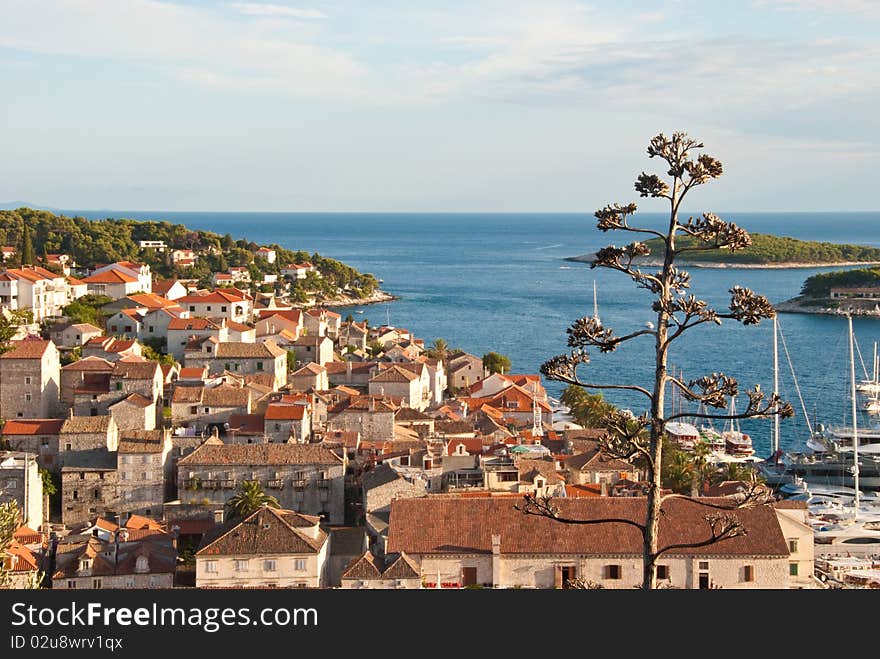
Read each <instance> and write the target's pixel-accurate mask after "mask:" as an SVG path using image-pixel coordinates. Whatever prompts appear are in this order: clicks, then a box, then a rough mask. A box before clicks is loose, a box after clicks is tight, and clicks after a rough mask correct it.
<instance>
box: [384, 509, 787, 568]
mask: <svg viewBox="0 0 880 659" xmlns="http://www.w3.org/2000/svg"><path fill="white" fill-rule="evenodd" d="M645 502H646V499H645V498H644V497H588V498H577V499H568V498H563V499H554V500H553V504H554V505H555V506H557V507H558V509H559V512H560V516H562V517H567V518H571V519H582V520H601V519H627V520H632V521H633V522H637V523H640V524H641V523H644V520H645ZM705 504H712V505H722V506H724V505H727V506H729V505H730V501H729V500H726V499H706V500H705ZM663 510H664V514H663V515H662V516H661V521H660V545H661V546H666V545H670V544H679V543H693V542H699V541H702V540H706V539H707V538H708V537H709V535H710V534H709V527H708V525H707V523H706V521H705V517H706V515H708V514H713V513H717V512H719V511H718V510H717V509H716V508H710V507H709V506H708V505H704V503H701V502H697V501H693V500H689V499H668V500H667V501H665V502H664V504H663ZM729 514H732V515H735V516H736V517H737V518H738V519H739V520H740V522H741V523H742V524H743V526H744V527H745V529H746V530H747V534H746V535H744V536H739V537H735V538H728V539H726V540H722V541H720V542H715V543H713V544H711V545H710V546H708V547H704V548H684V549H678V550H675V551H674V552H673V553H670V554H667V555H689V556H701V555H707V554H712V555H720V556H767V557H788V556H789V551H788V545H787V543H786V540H785V537H784V536H783V534H782V530H781V529H780V526H779V521H778V520H777V518H776V512H775V511H774V509H773V507H772V506H769V505H766V506H758V507H755V508H744V509H739V510H731V511H729ZM493 534H499V535H500V536H501V552H502V553H504V554H551V555H552V554H580V555H585V554H586V555H596V554H600V555H601V554H605V555H607V554H623V555H632V556H641V553H642V549H643V538H642V534H641V531H640V530H639V529H638V528H636V527H635V526H631V525H629V524H625V523H622V522H605V523H601V524H574V525H572V524H562V523H560V522H558V521H556V520H552V519H548V518H546V517H539V516H535V515H525V514H523V513H522V512H520V511H518V510H516V509H515V508H514V507H513V503H512V502H511V501H510V500H504V499H493V498H475V499H461V498H458V499H454V498H445V497H442V496H441V497H425V498H419V499H396V500H394V501H393V502H392V504H391V520H390V527H389V532H388V543H387V551H389V552H395V551H406V552H407V553H409V554H411V555H412V554H444V553H455V554H489V553H491V552H492V535H493Z"/></svg>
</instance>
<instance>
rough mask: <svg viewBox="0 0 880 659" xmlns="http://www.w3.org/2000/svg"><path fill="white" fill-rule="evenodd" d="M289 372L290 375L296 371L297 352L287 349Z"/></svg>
mask: <svg viewBox="0 0 880 659" xmlns="http://www.w3.org/2000/svg"><path fill="white" fill-rule="evenodd" d="M287 370H288V372H290V373H293V372H294V371H295V370H296V352H294V351H293V350H291V349H290V348H288V349H287Z"/></svg>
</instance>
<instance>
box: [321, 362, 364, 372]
mask: <svg viewBox="0 0 880 659" xmlns="http://www.w3.org/2000/svg"><path fill="white" fill-rule="evenodd" d="M348 364H351V373H352V375H354V374H355V373H369V372H370V371H372V370H373V369H374V368H376V367H377V362H329V363H327V364H325V365H324V368H326V369H327V373H328V374H330V375H340V374H342V373H346V372H347V371H348Z"/></svg>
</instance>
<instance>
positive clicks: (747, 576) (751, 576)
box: [743, 565, 755, 581]
mask: <svg viewBox="0 0 880 659" xmlns="http://www.w3.org/2000/svg"><path fill="white" fill-rule="evenodd" d="M754 580H755V566H754V565H743V581H754Z"/></svg>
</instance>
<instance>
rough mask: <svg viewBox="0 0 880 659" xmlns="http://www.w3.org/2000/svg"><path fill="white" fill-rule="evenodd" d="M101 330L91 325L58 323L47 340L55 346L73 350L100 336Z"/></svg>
mask: <svg viewBox="0 0 880 659" xmlns="http://www.w3.org/2000/svg"><path fill="white" fill-rule="evenodd" d="M102 334H103V332H102V331H101V328H99V327H95V326H94V325H92V324H91V323H70V322H67V323H58V324H56V325H53V326H52V330H51V332H50V334H49V338H51V339H52V342H53V343H54V344H55V345H56V346H64V347H65V348H75V347H76V346H81V345H84V344H85V343H86V342H87V341H88V340H89V339H92V338H94V337H96V336H101V335H102Z"/></svg>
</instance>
